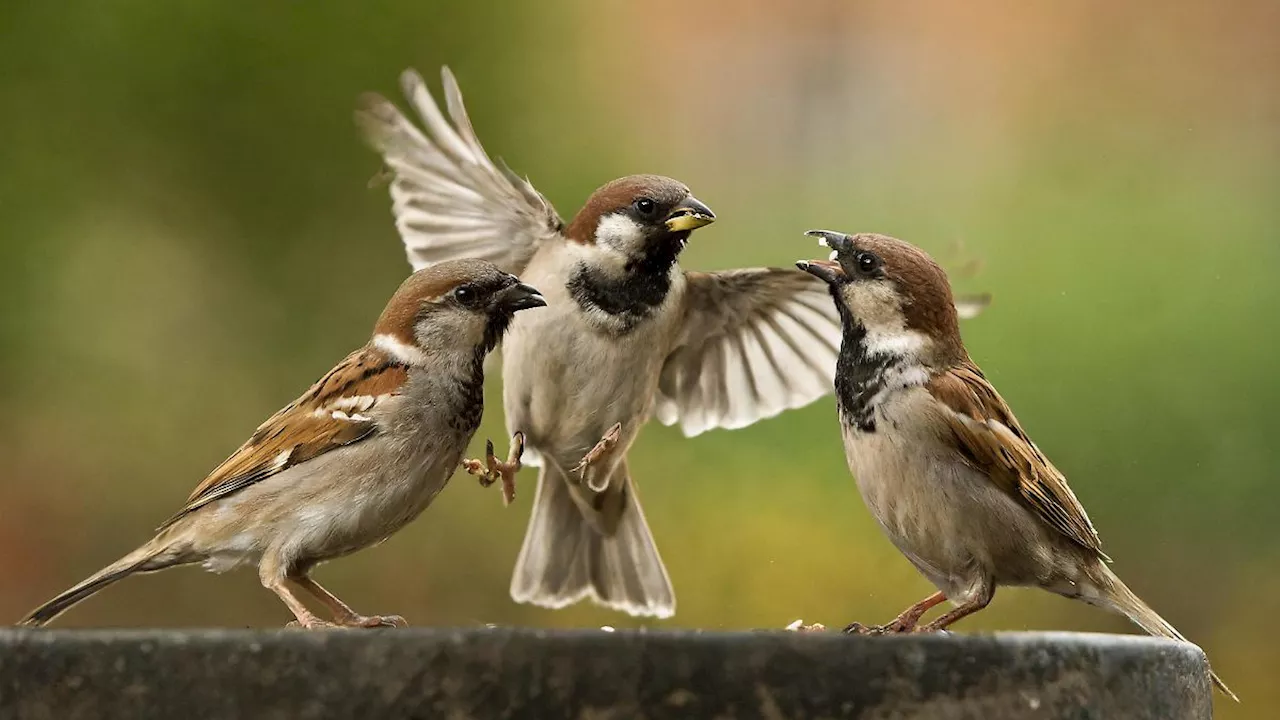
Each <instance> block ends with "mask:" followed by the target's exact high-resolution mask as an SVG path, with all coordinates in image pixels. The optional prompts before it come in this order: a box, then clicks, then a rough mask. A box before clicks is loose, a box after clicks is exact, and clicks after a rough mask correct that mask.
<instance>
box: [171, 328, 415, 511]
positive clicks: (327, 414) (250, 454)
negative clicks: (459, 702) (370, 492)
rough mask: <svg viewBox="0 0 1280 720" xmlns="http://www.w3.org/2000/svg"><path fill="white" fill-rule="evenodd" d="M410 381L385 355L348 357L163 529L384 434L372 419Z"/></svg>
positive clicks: (260, 432) (218, 471)
mask: <svg viewBox="0 0 1280 720" xmlns="http://www.w3.org/2000/svg"><path fill="white" fill-rule="evenodd" d="M407 377H408V376H407V373H406V370H405V368H404V367H403V366H402V365H398V364H395V363H394V362H392V361H390V360H389V359H388V358H387V357H386V355H385V354H383V353H382V352H381V351H379V350H376V349H373V348H369V347H366V348H362V349H360V350H357V351H356V352H354V353H352V354H351V355H348V356H347V358H346V359H345V360H343V361H342V362H341V363H340V364H338V366H337V367H335V368H334V369H333V370H331V371H329V374H328V375H325V376H324V377H323V378H321V379H320V380H319V381H318V382H316V384H315V385H312V386H311V389H309V390H308V391H307V392H306V393H305V394H303V395H302V397H300V398H298V399H297V400H294V401H293V402H292V403H290V404H289V405H288V406H286V407H285V408H284V409H282V410H280V411H279V412H277V413H276V414H275V415H272V416H271V417H270V418H268V419H267V421H266V422H264V423H262V425H260V426H259V427H258V429H257V430H256V431H255V432H254V433H253V436H252V437H250V438H249V440H248V441H247V442H245V444H244V445H241V446H240V448H239V449H238V450H236V451H235V452H234V453H232V454H231V457H229V458H227V459H226V460H224V461H222V464H221V465H219V466H218V467H217V468H215V469H214V470H213V472H212V473H210V474H209V476H208V477H206V478H205V479H204V482H202V483H200V484H199V485H198V486H197V487H196V489H195V490H194V491H192V493H191V497H189V498H188V499H187V504H186V505H185V506H184V507H183V508H182V510H180V511H179V512H178V513H177V514H176V515H174V516H173V517H172V518H169V519H168V520H167V521H165V523H164V524H163V525H161V526H160V529H164V528H165V527H168V526H169V525H171V524H172V523H173V522H174V521H176V520H178V519H179V518H181V517H182V516H184V515H186V514H187V513H190V512H193V511H195V510H198V509H200V508H202V507H204V506H205V505H208V504H209V503H211V502H214V501H215V500H220V499H222V498H225V497H227V496H229V495H232V494H234V493H236V492H239V491H240V490H243V489H244V488H247V487H249V486H250V485H253V484H254V483H257V482H261V481H263V480H265V479H267V478H269V477H271V476H272V475H275V474H277V473H280V472H283V471H285V470H288V469H289V468H291V467H294V466H297V465H300V464H302V463H305V462H307V461H308V460H312V459H314V458H317V457H319V456H321V455H323V454H325V453H327V452H329V451H331V450H335V449H337V448H340V447H343V446H346V445H351V444H352V443H357V442H360V441H361V440H365V439H367V438H369V437H372V436H373V435H374V434H375V433H376V432H377V430H378V427H377V424H376V423H375V421H374V419H373V417H372V414H374V413H376V412H377V411H378V409H379V405H382V404H384V403H386V401H387V399H388V398H390V397H392V396H394V395H395V394H396V392H397V391H398V390H399V388H400V387H401V386H402V385H403V384H404V382H405V380H406V379H407Z"/></svg>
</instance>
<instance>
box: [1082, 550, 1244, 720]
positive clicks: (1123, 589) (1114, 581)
mask: <svg viewBox="0 0 1280 720" xmlns="http://www.w3.org/2000/svg"><path fill="white" fill-rule="evenodd" d="M1098 567H1099V568H1100V569H1101V573H1100V574H1101V577H1100V578H1098V580H1097V584H1098V585H1099V589H1100V590H1101V591H1102V592H1101V593H1100V595H1099V596H1098V597H1085V598H1082V599H1084V600H1086V601H1087V602H1089V603H1091V604H1094V605H1098V606H1099V607H1102V608H1105V609H1107V610H1111V611H1113V612H1117V613H1120V614H1121V615H1124V616H1125V617H1127V618H1129V620H1131V621H1132V622H1133V624H1135V625H1137V626H1138V627H1140V628H1142V629H1143V630H1145V631H1147V634H1149V635H1155V636H1156V637H1163V638H1169V639H1171V640H1179V641H1181V642H1191V641H1190V640H1187V638H1186V637H1184V636H1183V634H1182V633H1180V632H1178V629H1177V628H1175V627H1174V626H1173V625H1170V624H1169V621H1167V620H1165V619H1164V618H1162V617H1160V615H1159V614H1158V613H1157V612H1156V611H1155V610H1152V609H1151V606H1150V605H1147V604H1146V603H1145V602H1143V600H1142V598H1140V597H1138V596H1137V595H1135V594H1134V592H1133V591H1132V590H1130V589H1129V587H1128V586H1127V585H1125V584H1124V582H1122V581H1121V580H1120V578H1118V577H1116V575H1115V573H1113V572H1111V569H1110V568H1108V567H1107V566H1106V565H1105V564H1103V563H1101V562H1099V563H1098ZM1209 679H1211V680H1212V681H1213V685H1214V687H1216V688H1218V689H1219V690H1221V691H1222V694H1224V695H1226V696H1227V697H1229V698H1231V699H1232V700H1235V701H1236V702H1240V698H1238V697H1236V694H1235V693H1233V692H1231V688H1229V687H1227V684H1226V683H1224V682H1222V678H1220V677H1218V674H1217V673H1215V672H1214V671H1213V670H1212V669H1210V670H1209Z"/></svg>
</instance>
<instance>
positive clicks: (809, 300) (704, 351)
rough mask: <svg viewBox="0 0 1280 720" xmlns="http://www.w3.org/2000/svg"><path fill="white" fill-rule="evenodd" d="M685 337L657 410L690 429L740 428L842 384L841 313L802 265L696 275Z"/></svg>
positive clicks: (691, 278) (667, 367)
mask: <svg viewBox="0 0 1280 720" xmlns="http://www.w3.org/2000/svg"><path fill="white" fill-rule="evenodd" d="M686 277H687V278H688V289H687V292H686V295H685V317H684V327H683V329H682V336H681V337H682V339H681V341H680V343H679V344H678V346H677V347H676V349H675V351H674V352H672V353H671V355H670V356H668V357H667V359H666V362H665V364H664V365H663V368H662V376H661V378H660V380H659V384H658V397H657V402H656V405H655V411H654V412H655V415H656V416H657V418H658V419H659V420H660V421H661V422H663V423H664V424H667V425H671V424H673V423H675V422H679V423H680V425H681V428H682V429H683V430H684V433H685V434H686V435H697V434H698V433H701V432H704V431H706V430H710V429H712V428H738V427H743V426H745V425H750V424H751V423H753V422H755V421H757V420H760V419H762V418H767V417H772V416H774V415H777V414H778V413H780V412H782V411H783V410H788V409H791V408H798V407H801V406H803V405H807V404H809V403H811V402H813V401H814V400H817V399H818V398H820V397H822V396H823V395H826V394H827V393H830V392H832V379H833V377H834V375H835V367H836V356H837V354H838V353H839V351H840V337H841V328H840V316H839V315H838V313H837V311H836V307H835V303H833V302H832V300H831V295H830V293H829V292H828V290H827V286H826V284H824V283H823V282H822V281H820V280H818V279H817V278H815V277H813V276H812V275H809V274H807V273H805V272H802V271H800V270H783V269H779V268H755V269H750V270H728V271H724V272H715V273H698V272H690V273H686Z"/></svg>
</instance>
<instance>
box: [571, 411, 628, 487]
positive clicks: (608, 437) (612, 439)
mask: <svg viewBox="0 0 1280 720" xmlns="http://www.w3.org/2000/svg"><path fill="white" fill-rule="evenodd" d="M621 437H622V423H614V425H613V427H611V428H609V430H608V432H606V433H605V434H604V437H602V438H600V442H598V443H596V445H595V447H593V448H591V449H590V450H588V451H587V454H586V455H583V456H582V460H580V461H579V462H578V464H577V465H575V466H574V467H573V469H572V470H570V471H569V472H573V473H577V474H578V480H580V481H583V482H586V483H587V487H589V488H591V489H592V490H595V491H596V492H601V491H602V490H604V488H605V485H604V484H600V487H596V485H597V483H594V482H589V481H587V471H588V470H590V469H591V466H592V465H595V464H597V463H599V462H600V461H601V460H603V459H605V457H607V456H608V455H609V453H611V452H612V451H613V449H614V448H615V447H617V446H618V439H619V438H621ZM605 480H606V481H607V480H608V478H607V477H606V478H605Z"/></svg>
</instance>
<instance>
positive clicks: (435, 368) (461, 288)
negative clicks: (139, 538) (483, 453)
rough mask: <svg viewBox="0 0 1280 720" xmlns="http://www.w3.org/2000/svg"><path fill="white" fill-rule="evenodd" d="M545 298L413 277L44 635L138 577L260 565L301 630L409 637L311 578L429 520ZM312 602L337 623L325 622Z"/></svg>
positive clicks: (58, 605) (497, 278)
mask: <svg viewBox="0 0 1280 720" xmlns="http://www.w3.org/2000/svg"><path fill="white" fill-rule="evenodd" d="M543 304H544V302H543V300H542V297H541V296H540V295H538V294H537V292H536V291H535V290H534V289H533V288H531V287H529V286H527V285H524V284H521V283H520V282H519V281H518V280H517V279H516V278H515V277H514V276H512V275H510V274H508V273H505V272H502V271H500V270H498V269H497V268H496V267H494V266H493V265H492V264H490V263H487V262H484V261H479V260H459V261H454V262H449V263H443V264H441V265H438V266H435V267H433V268H431V269H428V270H423V271H420V272H417V273H414V274H413V275H412V276H411V277H409V279H407V280H405V282H404V283H403V284H402V285H401V287H400V289H399V290H397V291H396V293H395V295H394V296H393V297H392V298H391V300H390V302H389V303H388V304H387V308H386V310H385V311H384V312H383V313H382V316H381V318H379V320H378V322H377V324H376V326H375V328H374V334H373V338H372V339H371V340H370V341H369V343H368V344H367V345H365V346H364V347H362V348H360V349H359V350H357V351H355V352H353V353H351V354H350V355H348V356H347V357H346V358H345V359H344V360H343V361H342V362H340V363H339V364H338V365H337V366H335V367H334V368H333V370H331V371H330V372H329V373H328V374H326V375H325V376H324V377H323V378H321V379H320V380H319V381H318V382H316V383H315V384H314V385H312V386H311V388H310V389H309V390H308V391H307V392H306V393H304V394H303V395H302V396H301V397H300V398H298V399H297V400H295V401H294V402H292V403H290V404H289V405H288V406H286V407H285V408H284V409H282V410H280V411H279V412H277V413H276V414H275V415H272V416H271V417H270V418H269V419H268V420H267V421H266V422H265V423H263V424H262V425H261V426H259V427H258V429H257V430H256V431H255V432H254V433H253V435H252V436H251V437H250V438H249V440H248V441H247V442H246V443H245V444H244V445H242V446H240V448H239V449H238V450H236V451H235V452H234V453H233V454H232V455H231V457H229V458H227V459H226V460H225V461H223V463H222V464H221V465H219V466H218V467H217V468H216V469H214V471H213V472H212V473H210V474H209V476H208V477H207V478H205V480H204V481H203V482H202V483H200V484H199V485H198V486H197V487H196V489H195V491H194V492H192V493H191V496H190V498H188V501H187V504H186V505H185V506H184V507H183V508H182V509H181V510H180V511H179V512H178V513H177V514H176V515H174V516H173V517H172V518H170V519H169V520H168V521H166V522H165V523H164V524H163V525H162V526H161V527H160V528H159V530H158V531H157V533H156V535H155V537H154V538H152V539H151V540H150V541H149V542H147V543H145V544H144V545H142V547H140V548H138V549H137V550H135V551H134V552H132V553H130V554H128V555H126V556H125V557H124V558H121V559H120V560H119V561H117V562H115V563H113V564H111V565H109V566H107V567H106V568H104V569H103V570H101V571H99V572H98V573H96V574H94V575H93V576H91V577H89V578H88V579H87V580H85V581H83V582H81V583H80V584H78V585H76V586H75V587H73V588H71V589H70V590H67V591H66V592H64V593H62V594H61V595H59V596H57V597H55V598H54V599H52V600H50V601H49V602H47V603H45V604H44V605H42V606H40V607H39V608H37V609H35V610H34V611H32V612H31V613H30V614H29V615H27V617H26V618H24V619H23V620H22V621H21V624H24V625H44V624H45V623H48V622H49V621H51V620H53V619H54V618H55V617H57V616H58V615H59V614H61V613H62V612H64V611H65V610H66V609H68V608H69V607H71V606H72V605H74V604H75V603H77V602H80V601H81V600H83V599H85V598H86V597H88V596H89V595H92V594H93V593H95V592H97V591H99V590H101V589H102V588H104V587H106V586H107V585H109V584H111V583H113V582H115V581H117V580H120V579H121V578H124V577H127V576H128V575H132V574H134V573H142V572H154V571H157V570H163V569H166V568H169V567H174V566H177V565H187V564H192V563H203V564H204V565H205V566H206V568H208V569H210V570H213V571H216V572H221V571H224V570H229V569H231V568H234V567H237V566H240V565H248V564H256V565H257V566H258V571H259V575H260V577H261V580H262V584H263V585H264V586H265V587H267V588H268V589H270V590H271V591H272V592H274V593H276V595H278V596H279V597H280V599H281V600H282V601H284V603H285V604H286V605H287V606H288V607H289V609H290V610H291V611H292V612H293V614H294V616H295V617H296V618H297V622H298V623H299V624H301V625H303V626H305V627H327V626H330V625H333V624H336V625H342V626H350V627H372V626H378V625H402V624H403V623H404V621H403V620H402V619H401V618H399V617H397V616H374V617H365V616H362V615H359V614H357V613H355V612H354V611H352V610H351V609H350V608H349V607H347V606H346V605H345V604H343V603H342V602H341V601H340V600H338V599H337V598H336V597H334V596H333V595H332V594H330V593H329V592H328V591H326V590H325V589H324V588H322V587H321V586H320V585H319V584H318V583H316V582H315V581H314V580H312V579H311V577H310V574H309V573H310V570H311V569H312V568H313V567H315V566H316V565H317V564H319V563H321V562H323V561H325V560H329V559H332V558H335V557H340V556H342V555H345V554H348V553H351V552H354V551H356V550H359V549H361V548H364V547H367V546H369V545H372V544H374V543H377V542H379V541H381V540H383V539H385V538H386V537H388V536H389V535H391V534H392V533H394V532H396V531H397V530H399V529H400V528H401V527H403V526H404V525H405V524H407V523H408V522H409V521H411V520H413V519H414V518H415V517H417V515H418V514H419V513H420V512H422V510H424V509H425V508H426V507H427V505H428V504H430V502H431V500H432V499H434V497H435V496H436V494H437V493H438V492H439V491H440V490H441V489H443V487H444V485H445V483H446V482H447V481H448V479H449V477H450V476H451V475H452V474H453V472H454V470H456V469H457V468H458V466H459V463H460V461H461V459H462V453H463V451H464V449H465V448H466V445H467V443H468V442H469V441H470V439H471V436H472V434H474V432H475V429H476V427H477V426H478V425H479V423H480V415H481V413H482V412H483V394H482V392H483V390H482V387H483V382H484V375H483V361H484V357H485V355H486V354H487V353H488V352H489V351H490V350H492V349H493V347H494V346H495V345H496V344H497V341H498V338H499V337H500V336H501V334H502V333H503V332H504V331H505V329H506V327H507V325H508V323H509V322H510V320H511V317H512V314H513V313H515V312H516V311H518V310H522V309H525V308H530V307H539V306H541V305H543ZM299 588H301V589H303V590H306V591H307V592H308V593H309V594H311V595H313V596H314V597H315V598H316V599H317V600H319V601H320V602H321V603H323V604H324V605H325V606H326V607H327V608H328V609H329V610H330V611H331V612H332V614H333V622H332V623H330V622H327V621H323V620H321V619H319V618H318V617H316V616H315V615H314V614H312V613H311V611H310V610H308V609H307V607H306V606H305V605H304V604H303V603H302V602H301V600H300V599H299V598H298V596H297V594H296V592H295V590H296V589H299Z"/></svg>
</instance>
